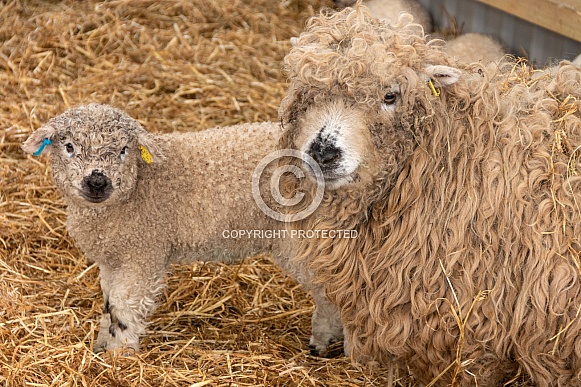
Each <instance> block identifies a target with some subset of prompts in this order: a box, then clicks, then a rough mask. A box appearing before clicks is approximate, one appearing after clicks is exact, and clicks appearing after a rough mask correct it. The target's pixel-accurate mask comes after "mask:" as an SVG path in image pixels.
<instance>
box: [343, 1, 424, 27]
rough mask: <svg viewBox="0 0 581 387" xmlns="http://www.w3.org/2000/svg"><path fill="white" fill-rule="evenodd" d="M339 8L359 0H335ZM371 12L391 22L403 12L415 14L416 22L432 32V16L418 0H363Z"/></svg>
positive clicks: (351, 4) (349, 5)
mask: <svg viewBox="0 0 581 387" xmlns="http://www.w3.org/2000/svg"><path fill="white" fill-rule="evenodd" d="M333 2H334V3H335V6H336V7H337V8H338V9H343V8H346V7H351V6H353V5H355V3H356V2H357V0H333ZM363 4H365V5H366V6H367V8H369V11H370V12H371V14H372V15H373V16H374V17H376V18H379V19H385V20H387V21H388V22H390V23H395V22H397V19H398V17H399V15H400V14H401V13H402V12H407V13H409V14H411V15H413V17H414V20H415V22H416V23H418V24H420V25H421V26H422V27H424V32H425V33H426V34H428V33H430V32H432V29H433V25H432V17H431V16H430V13H429V12H428V10H427V9H426V8H425V7H424V6H423V5H422V4H421V3H420V2H419V1H417V0H366V1H365V2H363Z"/></svg>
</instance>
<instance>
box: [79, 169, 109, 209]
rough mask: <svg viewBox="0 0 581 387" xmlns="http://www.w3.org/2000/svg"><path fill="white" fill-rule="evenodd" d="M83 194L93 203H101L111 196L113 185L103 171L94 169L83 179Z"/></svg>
mask: <svg viewBox="0 0 581 387" xmlns="http://www.w3.org/2000/svg"><path fill="white" fill-rule="evenodd" d="M81 185H82V188H83V189H82V191H81V193H82V195H83V196H84V197H85V199H87V200H88V201H89V202H91V203H101V202H104V201H105V200H107V199H108V198H109V196H110V195H111V191H112V190H113V185H112V183H111V179H110V178H109V177H108V176H106V175H105V174H104V173H103V172H101V171H99V170H96V169H94V170H93V171H92V172H91V174H90V175H88V176H85V177H84V178H83V181H82V184H81Z"/></svg>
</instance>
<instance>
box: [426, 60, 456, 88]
mask: <svg viewBox="0 0 581 387" xmlns="http://www.w3.org/2000/svg"><path fill="white" fill-rule="evenodd" d="M424 70H425V72H426V74H427V76H428V77H429V79H433V80H434V81H436V83H437V84H438V86H450V85H453V84H454V83H456V82H458V80H459V79H460V76H461V75H462V72H461V71H460V70H458V69H456V68H454V67H449V66H443V65H435V66H426V67H425V69H424Z"/></svg>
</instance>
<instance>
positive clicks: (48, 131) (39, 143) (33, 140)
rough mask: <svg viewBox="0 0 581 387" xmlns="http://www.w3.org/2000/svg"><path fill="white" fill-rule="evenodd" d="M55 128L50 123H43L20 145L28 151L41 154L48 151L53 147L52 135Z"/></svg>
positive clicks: (37, 154)
mask: <svg viewBox="0 0 581 387" xmlns="http://www.w3.org/2000/svg"><path fill="white" fill-rule="evenodd" d="M54 132H55V130H54V128H53V127H52V126H50V125H43V126H41V127H40V128H39V129H37V130H36V131H34V132H33V133H32V134H31V135H30V136H28V138H27V139H26V141H24V142H23V143H22V145H21V146H20V147H21V148H22V150H23V151H25V152H26V153H32V154H34V155H35V156H40V155H41V154H42V153H43V152H48V151H50V149H51V148H52V146H51V144H52V136H53V134H54Z"/></svg>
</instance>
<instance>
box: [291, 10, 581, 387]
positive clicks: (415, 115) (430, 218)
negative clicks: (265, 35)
mask: <svg viewBox="0 0 581 387" xmlns="http://www.w3.org/2000/svg"><path fill="white" fill-rule="evenodd" d="M360 8H361V9H360V10H359V11H357V10H351V9H346V10H344V11H342V12H338V13H335V14H328V15H321V16H315V17H313V18H312V19H310V20H309V22H308V23H307V27H306V29H305V31H304V32H303V33H302V34H301V35H300V36H299V38H298V40H297V42H296V46H295V47H293V48H292V49H291V51H290V52H289V54H288V55H287V56H286V57H285V67H286V70H287V72H288V74H289V83H290V85H289V90H288V92H287V94H286V96H285V98H284V99H283V101H282V104H281V107H280V111H279V113H280V118H281V122H282V124H283V126H284V128H285V130H286V132H285V134H283V136H282V138H281V144H280V147H282V148H291V149H298V150H301V151H303V152H305V153H307V154H310V155H311V156H312V157H313V158H315V159H316V160H317V161H318V162H319V164H320V167H321V169H322V172H323V175H324V177H325V180H326V188H325V193H324V196H323V199H322V203H321V205H320V206H319V207H318V209H317V210H316V211H315V212H314V213H313V214H311V216H309V217H307V218H305V219H304V220H303V221H300V222H296V223H293V224H292V226H293V227H296V228H300V229H315V230H325V229H350V228H352V229H354V230H356V231H357V233H358V237H357V238H356V239H343V240H341V241H329V240H325V239H305V240H302V241H301V242H300V246H298V248H297V250H296V252H295V254H296V255H295V256H293V257H291V258H290V262H291V264H292V265H295V266H297V267H299V266H303V267H308V269H309V270H310V271H311V273H312V280H313V282H314V283H315V284H320V285H321V286H324V288H325V292H326V295H327V296H328V297H329V300H330V301H331V302H332V303H333V304H335V305H337V306H338V308H339V311H340V319H341V320H342V323H343V325H344V331H345V334H346V352H347V353H348V354H351V355H352V356H353V359H354V360H356V361H364V362H365V361H373V362H379V363H380V364H382V365H385V366H388V367H401V368H404V369H406V367H409V369H410V370H411V372H412V374H413V375H414V377H415V378H416V379H417V380H418V381H419V382H421V383H424V384H427V383H429V382H433V383H434V385H437V386H446V385H449V384H452V385H459V386H473V385H478V386H499V385H502V383H503V382H507V381H508V380H510V379H511V378H512V377H515V376H516V375H517V374H518V373H519V372H520V371H523V372H524V373H526V374H528V376H529V377H530V378H531V380H532V382H533V383H535V385H538V386H543V387H544V386H578V385H579V379H580V378H581V319H580V318H578V317H579V313H580V311H581V279H580V277H579V267H580V259H581V240H580V237H579V235H581V209H580V205H581V187H580V184H581V177H580V173H581V162H580V160H581V158H580V157H579V156H580V155H579V152H580V149H581V116H580V115H581V113H580V111H581V71H580V70H579V69H578V68H576V67H574V66H572V65H571V64H570V63H569V62H563V63H562V64H561V66H560V67H559V69H558V72H557V74H556V75H555V76H554V77H551V76H547V77H543V78H540V79H537V80H531V74H532V73H533V71H531V69H530V68H529V67H527V66H526V65H525V64H516V65H515V64H510V65H505V66H504V68H502V69H498V68H496V66H494V67H484V66H482V65H477V64H476V65H471V66H466V67H461V66H460V67H456V68H455V67H451V65H450V63H451V60H450V58H449V57H448V56H447V55H446V54H445V53H443V52H442V51H441V50H439V49H436V48H434V46H433V44H432V43H430V42H427V39H426V37H425V35H424V34H423V32H422V31H421V30H420V29H419V28H418V26H416V25H414V24H409V23H408V22H409V21H410V18H409V17H405V18H402V19H400V22H399V23H398V24H397V25H389V24H385V23H383V22H381V21H378V20H376V19H373V18H371V15H370V13H369V12H368V11H367V10H366V9H364V7H360ZM294 164H295V165H297V166H300V165H301V164H300V163H294ZM307 172H308V170H307ZM313 180H314V179H303V180H301V181H295V180H292V179H291V180H288V181H283V185H282V186H283V189H284V190H285V191H287V192H290V193H292V192H294V191H295V190H300V191H301V192H304V193H305V197H306V198H307V199H309V198H310V197H312V196H313V195H314V194H313V192H314V191H315V189H316V188H315V184H314V182H313ZM301 208H302V207H301V206H298V207H297V208H294V209H293V211H298V210H300V209H301ZM334 323H335V324H340V323H341V321H339V322H337V321H335V322H334Z"/></svg>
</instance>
